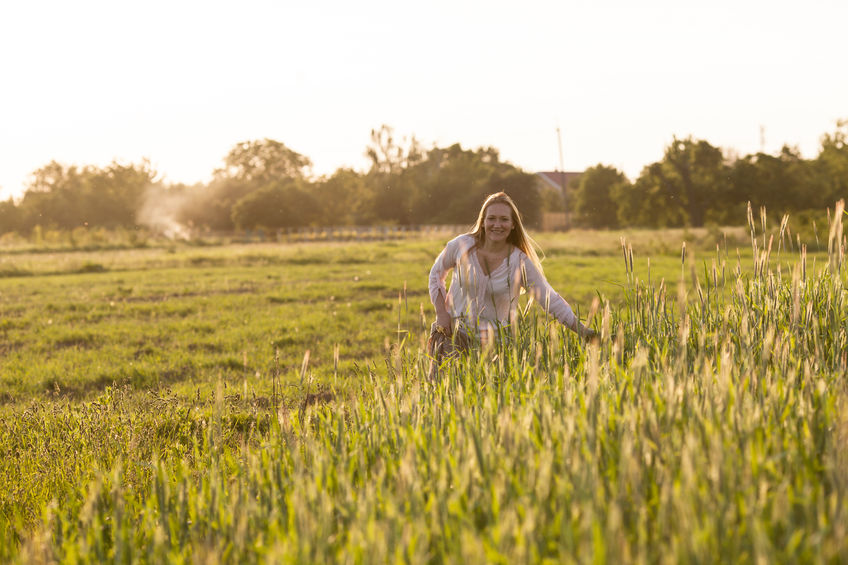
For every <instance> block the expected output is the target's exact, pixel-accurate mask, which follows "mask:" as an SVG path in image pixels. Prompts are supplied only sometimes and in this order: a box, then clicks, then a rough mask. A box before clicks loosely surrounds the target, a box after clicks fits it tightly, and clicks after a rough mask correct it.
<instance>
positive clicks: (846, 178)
mask: <svg viewBox="0 0 848 565" xmlns="http://www.w3.org/2000/svg"><path fill="white" fill-rule="evenodd" d="M815 168H816V172H817V180H818V187H817V188H819V190H818V191H817V192H818V196H819V198H818V199H817V200H818V204H819V206H822V205H823V206H831V205H832V204H833V203H834V202H836V201H837V200H840V199H843V198H848V119H846V120H839V121H837V122H836V131H834V132H833V133H832V134H825V135H823V136H822V138H821V150H820V151H819V155H818V158H817V159H816V162H815ZM822 200H824V203H822V202H821V201H822Z"/></svg>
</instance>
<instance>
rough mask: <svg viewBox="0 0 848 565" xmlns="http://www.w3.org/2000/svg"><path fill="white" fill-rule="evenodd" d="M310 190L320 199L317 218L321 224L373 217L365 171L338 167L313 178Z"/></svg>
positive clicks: (350, 222)
mask: <svg viewBox="0 0 848 565" xmlns="http://www.w3.org/2000/svg"><path fill="white" fill-rule="evenodd" d="M311 192H312V194H313V195H314V196H315V198H316V200H317V201H318V202H321V217H320V222H321V223H323V224H325V225H329V226H345V225H358V224H367V223H370V222H371V221H372V220H373V219H374V210H373V208H374V206H373V201H372V196H373V194H372V192H371V191H369V190H368V185H367V183H366V179H365V175H362V174H360V173H358V172H356V171H354V170H352V169H344V168H342V169H338V170H337V171H336V172H335V173H333V175H332V176H331V177H329V178H324V179H321V180H319V181H318V182H316V183H315V185H314V186H313V187H312V190H311Z"/></svg>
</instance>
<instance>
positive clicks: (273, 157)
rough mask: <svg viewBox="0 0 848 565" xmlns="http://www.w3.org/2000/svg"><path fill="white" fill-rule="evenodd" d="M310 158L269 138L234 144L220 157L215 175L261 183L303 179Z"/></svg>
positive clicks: (310, 163) (257, 185) (309, 164)
mask: <svg viewBox="0 0 848 565" xmlns="http://www.w3.org/2000/svg"><path fill="white" fill-rule="evenodd" d="M311 166H312V161H311V160H310V159H309V158H308V157H305V156H303V155H301V154H300V153H297V152H295V151H292V150H291V149H289V148H288V147H286V146H285V145H284V144H282V143H280V142H279V141H275V140H273V139H268V138H265V139H262V140H254V141H243V142H241V143H237V144H236V145H235V146H234V147H233V148H232V149H230V152H229V153H227V156H226V157H224V167H223V168H222V169H218V170H217V171H216V176H223V177H226V178H229V179H234V180H238V181H242V182H245V183H249V184H252V185H253V186H254V187H259V186H265V185H267V184H269V183H271V182H275V181H278V180H281V179H286V178H292V179H304V178H306V177H307V172H308V169H309V167H311Z"/></svg>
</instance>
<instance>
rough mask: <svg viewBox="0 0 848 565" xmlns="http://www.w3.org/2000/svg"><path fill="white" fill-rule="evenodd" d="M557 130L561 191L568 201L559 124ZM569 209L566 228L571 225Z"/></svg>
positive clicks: (564, 198)
mask: <svg viewBox="0 0 848 565" xmlns="http://www.w3.org/2000/svg"><path fill="white" fill-rule="evenodd" d="M556 132H557V145H559V192H560V194H562V201H563V202H567V201H568V200H567V199H566V195H565V166H564V165H563V162H562V135H561V134H560V131H559V125H557V128H556ZM568 215H569V214H568V210H566V211H565V229H568V228H569V227H570V226H569V225H568V224H569V223H570V222H569V221H568Z"/></svg>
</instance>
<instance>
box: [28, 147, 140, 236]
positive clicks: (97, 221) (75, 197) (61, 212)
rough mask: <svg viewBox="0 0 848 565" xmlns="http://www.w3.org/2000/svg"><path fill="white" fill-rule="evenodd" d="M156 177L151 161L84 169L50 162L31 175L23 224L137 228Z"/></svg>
mask: <svg viewBox="0 0 848 565" xmlns="http://www.w3.org/2000/svg"><path fill="white" fill-rule="evenodd" d="M156 182H157V181H156V173H155V171H153V169H152V168H151V167H150V164H149V163H148V162H147V161H143V162H142V163H140V164H129V165H122V164H119V163H117V162H113V163H112V164H110V165H109V166H107V167H105V168H98V167H93V166H88V167H83V168H81V169H80V168H77V167H76V166H64V165H62V164H60V163H57V162H55V161H53V162H50V163H49V164H47V165H45V166H44V167H42V168H41V169H38V170H37V171H35V172H34V173H33V174H32V180H31V182H30V184H29V186H28V188H27V191H26V192H25V193H24V197H23V199H22V200H21V204H20V208H21V213H22V217H23V226H22V227H23V228H24V229H25V230H31V229H32V228H33V227H34V226H36V225H42V226H50V227H56V228H62V229H73V228H75V227H79V226H86V225H88V226H104V227H132V226H134V225H135V223H136V212H137V210H138V209H139V207H140V205H141V202H142V199H143V197H144V193H145V191H146V190H147V189H148V187H150V186H151V185H152V184H154V183H156Z"/></svg>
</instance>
